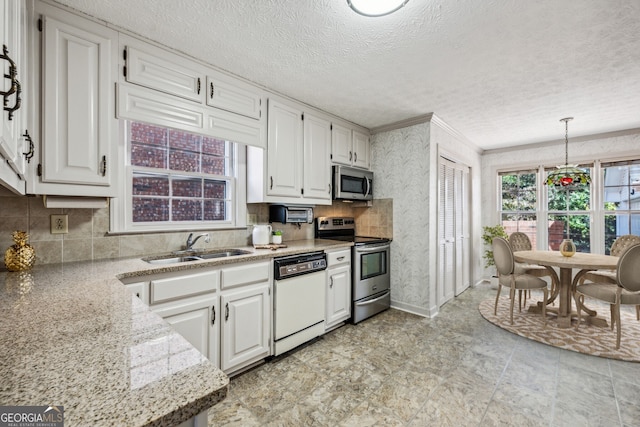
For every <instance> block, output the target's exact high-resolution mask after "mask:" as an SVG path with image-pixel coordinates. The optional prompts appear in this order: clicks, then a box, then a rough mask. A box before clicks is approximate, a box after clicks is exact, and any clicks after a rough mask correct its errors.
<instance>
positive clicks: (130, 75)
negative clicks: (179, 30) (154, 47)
mask: <svg viewBox="0 0 640 427" xmlns="http://www.w3.org/2000/svg"><path fill="white" fill-rule="evenodd" d="M147 49H151V47H150V46H149V47H148V48H147ZM125 52H126V53H125V57H126V71H125V74H126V80H127V82H129V83H134V84H137V85H140V86H145V87H148V88H151V89H156V90H159V91H162V92H165V93H169V94H171V95H176V96H179V97H181V98H186V99H190V100H191V101H197V102H201V103H202V102H203V101H204V95H205V87H204V85H205V81H204V73H202V72H200V71H199V70H194V69H192V68H190V67H189V65H188V63H187V61H185V60H184V59H180V58H178V57H174V56H173V55H170V54H169V53H167V52H162V51H160V52H157V53H155V54H154V53H153V52H148V51H146V50H142V49H139V48H138V47H136V46H131V45H127V47H126V48H125Z"/></svg>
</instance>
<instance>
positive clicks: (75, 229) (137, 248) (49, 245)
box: [0, 186, 393, 269]
mask: <svg viewBox="0 0 640 427" xmlns="http://www.w3.org/2000/svg"><path fill="white" fill-rule="evenodd" d="M247 212H248V214H249V215H250V216H251V218H252V219H253V218H255V219H256V222H255V223H259V224H264V223H268V222H269V208H268V205H267V204H248V205H247ZM51 214H67V215H68V216H69V233H68V234H51V233H50V215H51ZM314 215H315V216H335V215H343V216H353V217H355V218H356V231H357V233H358V234H359V235H369V236H380V237H392V234H393V205H392V200H391V199H383V200H374V201H373V206H372V207H370V208H365V207H363V208H358V207H352V206H350V205H349V204H348V203H343V202H334V204H333V205H332V206H316V207H315V208H314ZM272 226H273V229H274V230H282V232H283V243H285V244H286V242H287V241H288V240H289V241H290V240H302V239H313V237H314V228H313V227H314V226H313V224H303V225H301V226H300V227H298V226H297V225H295V224H280V223H274V224H272ZM15 230H24V231H27V233H29V243H30V244H31V245H32V246H33V247H34V248H35V250H36V263H38V264H50V263H60V262H71V261H84V260H92V259H108V258H120V257H134V256H145V255H150V254H152V253H160V252H169V251H172V250H178V249H181V248H183V247H184V244H185V241H186V238H187V236H188V234H189V232H188V231H179V232H163V233H144V234H126V235H108V234H107V233H108V231H109V208H102V209H47V208H45V207H44V205H43V203H42V198H41V197H31V196H17V195H15V194H13V193H11V192H9V191H8V190H6V189H4V188H3V187H1V186H0V251H1V252H2V258H3V259H4V251H5V250H6V249H7V248H8V247H9V246H11V245H12V244H13V240H12V238H11V232H12V231H15ZM252 230H253V227H252V224H250V225H248V226H247V227H246V228H242V229H234V230H210V231H209V233H210V234H211V242H210V243H205V242H203V241H202V239H201V240H199V241H198V242H197V244H196V247H200V248H221V247H234V246H246V245H250V244H251V232H252ZM201 232H205V231H201ZM149 248H153V250H151V251H150V250H149ZM160 248H162V249H160ZM0 268H2V269H3V268H4V263H0Z"/></svg>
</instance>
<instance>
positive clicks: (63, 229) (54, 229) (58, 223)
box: [51, 215, 69, 234]
mask: <svg viewBox="0 0 640 427" xmlns="http://www.w3.org/2000/svg"><path fill="white" fill-rule="evenodd" d="M68 232H69V215H51V234H67V233H68Z"/></svg>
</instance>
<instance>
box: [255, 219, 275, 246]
mask: <svg viewBox="0 0 640 427" xmlns="http://www.w3.org/2000/svg"><path fill="white" fill-rule="evenodd" d="M252 238H253V246H258V245H268V244H269V240H270V238H271V225H269V224H256V225H254V226H253V235H252Z"/></svg>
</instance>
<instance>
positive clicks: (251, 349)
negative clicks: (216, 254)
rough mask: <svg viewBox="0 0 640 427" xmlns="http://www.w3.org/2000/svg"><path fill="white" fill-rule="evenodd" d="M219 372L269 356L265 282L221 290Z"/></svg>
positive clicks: (232, 369)
mask: <svg viewBox="0 0 640 427" xmlns="http://www.w3.org/2000/svg"><path fill="white" fill-rule="evenodd" d="M220 301H221V303H220V306H221V309H222V310H223V312H224V319H223V320H221V322H222V324H221V331H222V345H221V348H222V355H221V356H222V357H221V358H222V360H221V369H222V370H223V371H224V372H225V373H231V372H232V371H234V370H237V369H239V368H241V367H243V366H246V365H247V364H250V363H253V362H255V361H257V360H260V359H264V358H265V357H267V356H269V354H270V342H269V338H270V334H269V330H270V319H271V310H270V307H271V304H270V299H269V282H268V281H266V282H264V283H262V284H260V285H254V286H245V287H242V288H240V289H236V290H232V291H226V292H225V291H223V292H222V296H221V299H220Z"/></svg>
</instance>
